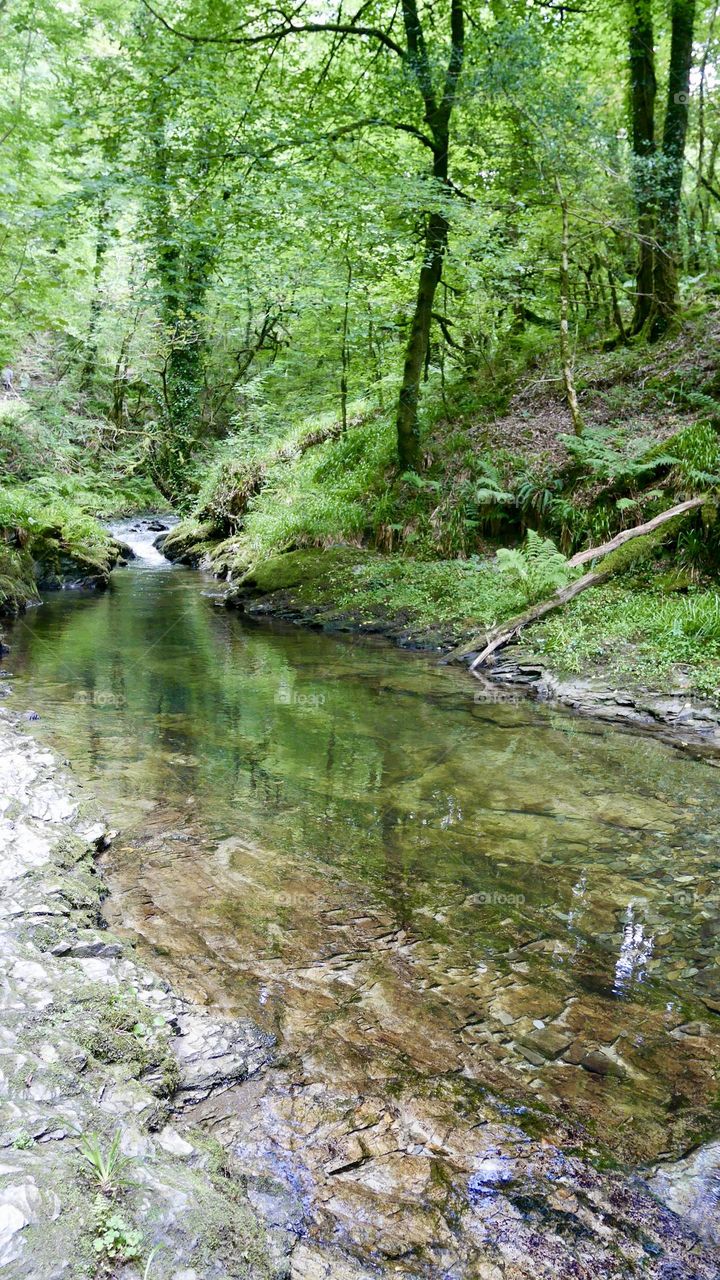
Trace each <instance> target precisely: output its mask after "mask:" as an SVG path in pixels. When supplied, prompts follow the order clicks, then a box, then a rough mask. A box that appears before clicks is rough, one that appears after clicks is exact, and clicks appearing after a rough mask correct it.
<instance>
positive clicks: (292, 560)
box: [238, 547, 368, 595]
mask: <svg viewBox="0 0 720 1280" xmlns="http://www.w3.org/2000/svg"><path fill="white" fill-rule="evenodd" d="M367 561H368V554H367V552H363V551H359V550H358V549H357V548H352V547H332V548H327V549H324V550H323V549H319V548H313V549H312V550H306V551H290V552H286V553H285V555H280V556H272V557H271V558H270V559H269V560H262V561H261V562H260V563H259V564H257V565H255V566H254V567H253V568H252V569H251V570H250V571H249V572H248V573H246V574H245V576H244V578H242V579H241V581H240V583H239V584H238V589H239V590H240V591H249V592H252V593H256V594H258V595H271V594H272V592H274V591H289V590H291V589H292V588H294V587H308V586H309V585H310V584H312V583H318V582H319V581H320V580H322V579H326V580H328V579H330V580H328V581H326V586H331V585H332V581H331V575H332V574H333V573H334V572H335V571H338V570H341V571H345V572H346V571H347V570H349V569H352V568H353V566H355V565H362V564H366V563H367Z"/></svg>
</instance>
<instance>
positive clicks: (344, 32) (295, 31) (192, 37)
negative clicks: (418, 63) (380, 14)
mask: <svg viewBox="0 0 720 1280" xmlns="http://www.w3.org/2000/svg"><path fill="white" fill-rule="evenodd" d="M142 3H143V4H144V6H145V8H146V9H147V10H148V12H149V13H151V14H152V16H153V18H155V19H156V21H157V22H159V23H160V25H161V26H163V27H164V28H165V30H166V31H169V32H170V34H171V35H173V36H177V37H178V39H180V40H189V41H190V42H191V43H192V44H225V45H227V44H239V45H253V44H266V43H267V42H268V41H278V42H279V41H280V40H285V39H286V38H287V36H294V35H302V34H307V33H308V32H316V31H325V32H328V31H330V32H334V33H335V34H336V35H341V36H364V37H366V38H367V39H370V40H378V41H379V42H380V44H382V45H384V46H385V48H386V49H390V50H392V52H393V53H395V54H397V56H398V57H399V58H402V59H405V58H406V57H407V52H406V50H405V49H403V47H402V45H399V44H397V43H396V41H395V40H393V38H392V36H389V35H388V34H387V32H386V31H383V30H382V29H381V28H380V27H358V26H355V24H354V23H353V22H302V23H297V24H296V23H293V22H292V21H289V22H287V23H286V24H285V25H284V26H274V27H271V28H270V29H269V30H268V31H259V32H257V33H256V34H255V35H249V34H243V35H228V36H203V35H196V34H195V33H194V32H192V31H181V30H180V29H179V28H178V27H174V26H173V25H172V23H170V22H168V20H167V18H164V17H163V15H162V14H161V13H158V11H157V10H156V9H155V8H154V7H153V6H152V5H151V4H150V0H142Z"/></svg>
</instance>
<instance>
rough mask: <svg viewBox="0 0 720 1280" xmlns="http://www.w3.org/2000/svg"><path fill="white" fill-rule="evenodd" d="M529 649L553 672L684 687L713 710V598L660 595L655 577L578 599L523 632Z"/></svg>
mask: <svg viewBox="0 0 720 1280" xmlns="http://www.w3.org/2000/svg"><path fill="white" fill-rule="evenodd" d="M527 639H528V643H529V644H530V645H531V646H532V648H533V651H534V652H537V653H539V654H542V656H543V658H544V659H546V660H547V661H549V662H550V663H551V665H552V666H553V667H554V668H555V669H557V670H558V671H560V672H562V673H566V674H579V673H587V672H590V673H592V672H599V671H602V672H603V673H604V674H605V675H606V676H607V678H609V679H610V680H611V681H614V682H616V683H618V684H623V683H628V682H630V683H640V684H643V685H646V686H647V687H649V688H652V689H671V688H673V687H676V688H685V689H687V690H688V691H694V692H697V693H699V694H701V695H702V696H703V697H706V698H708V699H709V700H710V701H712V702H713V703H715V705H720V593H719V592H718V591H717V590H716V589H714V588H710V587H704V588H703V587H693V586H692V585H691V586H690V587H689V588H688V590H687V593H685V592H670V593H669V594H668V593H667V591H666V589H665V588H664V584H663V582H662V575H660V574H658V575H657V578H656V580H655V581H654V582H653V581H652V580H648V579H647V578H640V579H638V578H637V577H633V576H626V577H623V578H621V579H619V580H618V581H616V582H610V583H607V584H606V585H604V586H601V587H597V588H596V589H595V590H593V591H589V592H587V593H586V594H585V595H582V596H579V597H578V599H577V600H575V601H573V602H572V603H571V604H570V605H569V606H568V607H567V608H566V609H564V610H563V611H562V612H561V613H558V614H557V616H556V617H554V618H550V619H548V620H547V621H546V622H544V623H541V624H539V625H538V626H537V627H535V628H534V629H533V630H532V631H530V632H529V633H528V637H527Z"/></svg>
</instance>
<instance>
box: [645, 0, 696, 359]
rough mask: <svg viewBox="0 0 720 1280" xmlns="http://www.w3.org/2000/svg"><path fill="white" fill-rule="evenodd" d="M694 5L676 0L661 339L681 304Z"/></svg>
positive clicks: (659, 298) (662, 216)
mask: <svg viewBox="0 0 720 1280" xmlns="http://www.w3.org/2000/svg"><path fill="white" fill-rule="evenodd" d="M694 25H695V0H673V6H672V37H671V42H670V70H669V74H668V100H667V109H666V112H665V125H664V129H663V147H662V173H661V174H660V189H659V196H658V218H657V229H656V237H657V252H656V254H655V271H654V281H653V283H654V295H655V297H654V314H653V317H652V321H651V333H650V336H651V337H652V338H653V339H655V338H659V337H662V335H663V334H664V333H665V332H666V331H667V328H668V325H669V324H670V323H671V321H672V319H673V317H674V316H675V314H676V312H677V309H678V304H679V292H678V272H679V265H680V243H679V241H680V237H679V234H678V233H679V225H680V200H681V195H682V179H683V165H684V160H685V140H686V137H687V128H688V104H689V100H690V68H691V66H692V52H693V29H694Z"/></svg>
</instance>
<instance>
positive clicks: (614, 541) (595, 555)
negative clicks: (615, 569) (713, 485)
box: [568, 497, 708, 569]
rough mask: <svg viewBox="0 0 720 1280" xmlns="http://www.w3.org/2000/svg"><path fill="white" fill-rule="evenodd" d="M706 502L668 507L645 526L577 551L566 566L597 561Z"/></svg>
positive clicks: (682, 503) (693, 502)
mask: <svg viewBox="0 0 720 1280" xmlns="http://www.w3.org/2000/svg"><path fill="white" fill-rule="evenodd" d="M707 501H708V499H707V497H705V498H689V499H688V501H687V502H680V503H679V504H678V506H677V507H670V509H669V510H668V511H661V513H660V515H659V516H653V518H652V520H646V522H645V524H637V525H635V527H634V528H633V529H623V531H622V533H618V534H616V536H615V537H614V538H611V539H610V541H609V542H603V543H602V544H601V545H600V546H599V547H588V548H587V550H586V551H578V553H577V555H575V556H573V557H572V559H571V560H569V561H568V564H570V565H571V566H572V568H573V569H575V568H577V566H578V565H581V564H587V563H588V561H589V560H599V559H600V557H601V556H607V555H609V554H610V552H611V551H617V549H618V547H622V546H624V544H625V543H626V542H629V541H630V539H631V538H640V537H642V535H643V534H645V533H654V531H655V530H656V529H659V528H660V526H661V525H663V524H665V523H666V521H667V520H673V519H674V518H675V516H683V515H685V512H686V511H694V510H695V509H696V508H697V507H702V506H703V505H704V504H705V503H706V502H707Z"/></svg>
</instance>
